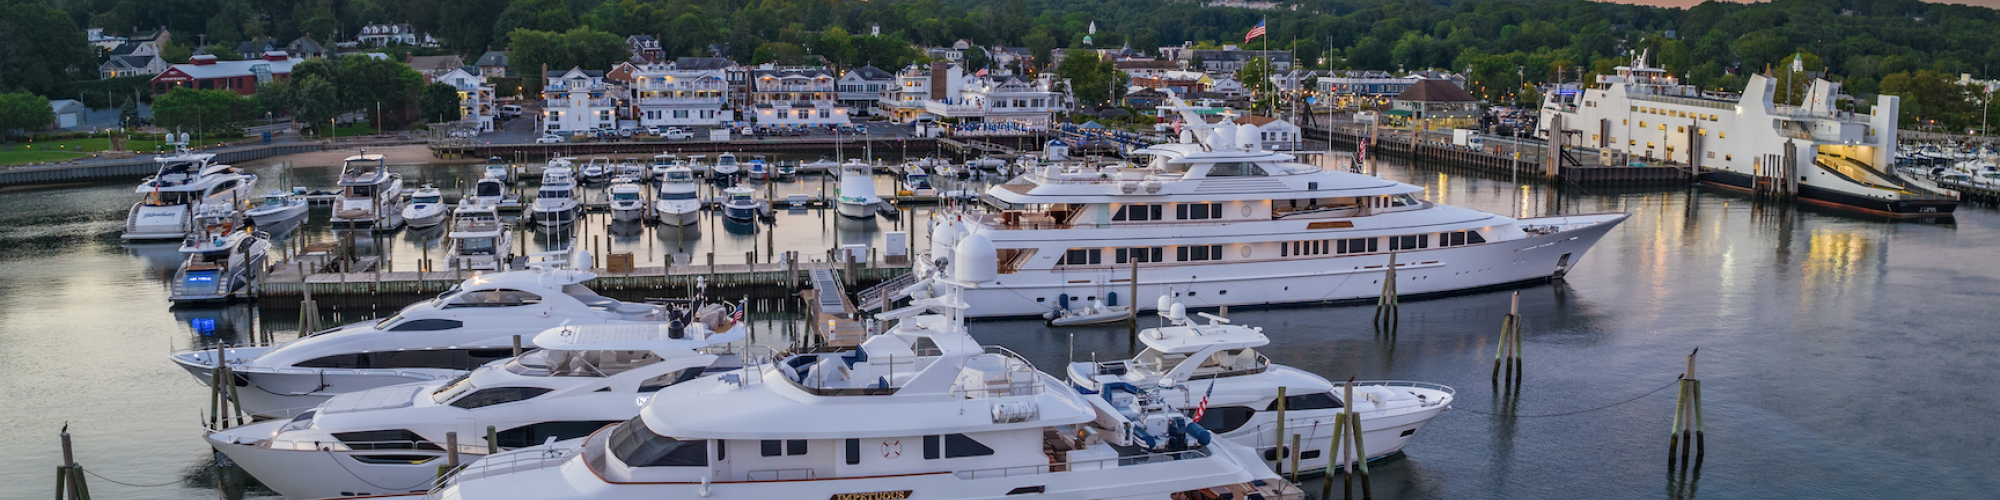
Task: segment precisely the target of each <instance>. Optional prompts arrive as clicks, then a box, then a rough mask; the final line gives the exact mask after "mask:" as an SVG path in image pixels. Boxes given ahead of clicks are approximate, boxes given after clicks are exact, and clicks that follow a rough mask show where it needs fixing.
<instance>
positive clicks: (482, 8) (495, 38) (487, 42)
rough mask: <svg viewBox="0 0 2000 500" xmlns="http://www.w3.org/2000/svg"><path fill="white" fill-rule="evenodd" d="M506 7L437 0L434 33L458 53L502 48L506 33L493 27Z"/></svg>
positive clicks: (493, 1) (489, 1)
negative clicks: (436, 22)
mask: <svg viewBox="0 0 2000 500" xmlns="http://www.w3.org/2000/svg"><path fill="white" fill-rule="evenodd" d="M506 9H507V0H439V2H438V14H437V19H438V24H437V34H438V36H439V38H442V39H444V43H446V44H449V45H450V46H451V48H452V49H453V50H457V51H458V52H460V53H469V54H478V53H481V52H484V51H485V50H486V48H487V47H489V46H490V47H506V41H505V40H503V39H501V37H503V36H505V35H506V33H505V32H496V31H494V30H493V25H494V24H496V23H497V22H499V20H500V13H501V12H502V11H505V10H506ZM308 33H310V32H308ZM319 36H320V38H319V39H321V40H325V39H327V37H326V35H325V34H324V33H322V34H321V35H319Z"/></svg>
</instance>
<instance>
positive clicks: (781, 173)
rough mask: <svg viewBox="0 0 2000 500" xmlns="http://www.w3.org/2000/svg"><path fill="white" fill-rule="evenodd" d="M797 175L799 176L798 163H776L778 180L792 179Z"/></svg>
mask: <svg viewBox="0 0 2000 500" xmlns="http://www.w3.org/2000/svg"><path fill="white" fill-rule="evenodd" d="M798 177H799V164H797V163H785V162H779V163H778V180H781V181H789V180H792V179H796V178H798Z"/></svg>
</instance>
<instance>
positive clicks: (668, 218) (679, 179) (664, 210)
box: [653, 165, 701, 226]
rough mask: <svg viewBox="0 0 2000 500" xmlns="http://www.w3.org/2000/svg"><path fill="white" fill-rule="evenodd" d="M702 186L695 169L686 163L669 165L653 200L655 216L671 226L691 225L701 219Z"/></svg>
mask: <svg viewBox="0 0 2000 500" xmlns="http://www.w3.org/2000/svg"><path fill="white" fill-rule="evenodd" d="M700 189H701V186H700V185H699V184H698V183H697V182H695V179H694V171H692V170H689V169H688V167H687V166H685V165H674V166H671V167H667V169H666V170H665V171H664V172H663V177H661V178H660V188H659V193H658V196H655V197H654V198H655V199H654V200H653V216H654V217H658V218H659V219H660V222H661V223H663V224H666V225H670V226H691V225H694V224H695V222H696V221H698V220H700V219H701V195H700V193H699V192H698V191H699V190H700Z"/></svg>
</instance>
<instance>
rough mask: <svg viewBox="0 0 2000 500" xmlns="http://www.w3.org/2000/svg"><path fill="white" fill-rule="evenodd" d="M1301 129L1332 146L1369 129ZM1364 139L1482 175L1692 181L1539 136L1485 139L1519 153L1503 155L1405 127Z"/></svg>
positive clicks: (1387, 150) (1351, 143)
mask: <svg viewBox="0 0 2000 500" xmlns="http://www.w3.org/2000/svg"><path fill="white" fill-rule="evenodd" d="M1301 130H1303V131H1304V132H1303V134H1304V135H1305V136H1306V138H1307V139H1309V140H1314V141H1325V140H1331V141H1332V143H1333V144H1334V145H1336V146H1342V147H1347V148H1355V147H1357V146H1358V145H1359V144H1360V143H1361V141H1362V139H1365V138H1368V136H1369V134H1368V133H1367V132H1365V131H1362V130H1353V129H1349V128H1346V127H1326V126H1306V127H1303V128H1302V129H1301ZM1372 135H1373V136H1374V138H1373V139H1369V141H1368V154H1370V155H1390V156H1396V157H1401V158H1407V159H1409V160H1410V162H1411V163H1412V164H1414V165H1418V166H1424V167H1433V168H1456V169H1464V170H1469V171H1474V172H1479V173H1485V174H1511V175H1518V176H1520V178H1521V179H1523V180H1538V179H1539V180H1551V181H1561V182H1570V183H1576V184H1585V185H1645V184H1685V183H1687V182H1690V181H1692V180H1694V176H1693V175H1691V174H1689V170H1688V169H1686V168H1683V167H1677V166H1672V165H1656V166H1619V165H1603V164H1600V162H1599V161H1598V158H1597V155H1595V154H1588V153H1582V154H1579V153H1581V151H1575V152H1572V151H1574V148H1566V149H1564V150H1559V151H1556V152H1554V153H1551V152H1549V151H1550V150H1553V148H1549V147H1548V146H1547V144H1546V143H1545V142H1543V141H1537V140H1533V139H1517V138H1507V137H1488V138H1487V139H1488V140H1491V141H1495V142H1502V143H1508V144H1507V146H1512V147H1511V148H1508V149H1511V150H1513V151H1516V152H1517V154H1519V155H1520V157H1519V158H1515V156H1514V155H1509V154H1503V153H1501V152H1499V150H1500V149H1501V148H1499V147H1493V148H1491V150H1489V149H1487V148H1479V149H1474V148H1470V147H1464V146H1458V145H1454V144H1452V143H1450V142H1449V138H1448V137H1446V136H1442V135H1439V136H1437V137H1425V138H1420V139H1412V138H1411V132H1410V131H1407V130H1377V131H1376V133H1374V134H1372Z"/></svg>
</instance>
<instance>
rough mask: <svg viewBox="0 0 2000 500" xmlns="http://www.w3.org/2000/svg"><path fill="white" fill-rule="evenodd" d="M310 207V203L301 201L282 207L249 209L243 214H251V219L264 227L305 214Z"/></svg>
mask: <svg viewBox="0 0 2000 500" xmlns="http://www.w3.org/2000/svg"><path fill="white" fill-rule="evenodd" d="M309 208H310V205H308V204H305V203H299V204H296V205H285V206H284V207H282V208H273V209H255V210H249V211H246V212H244V213H243V214H244V215H248V216H250V221H251V222H255V223H257V226H258V227H264V226H271V225H276V224H277V223H279V222H284V221H288V220H291V219H292V218H294V217H298V216H301V215H305V214H306V211H307V210H308V209H309Z"/></svg>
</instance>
